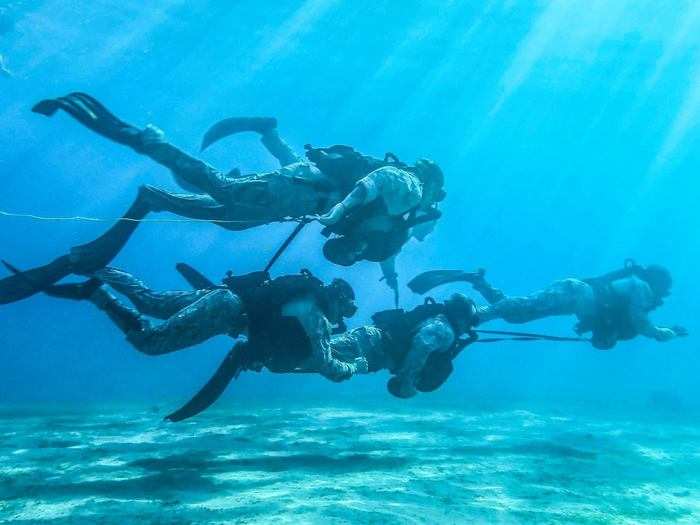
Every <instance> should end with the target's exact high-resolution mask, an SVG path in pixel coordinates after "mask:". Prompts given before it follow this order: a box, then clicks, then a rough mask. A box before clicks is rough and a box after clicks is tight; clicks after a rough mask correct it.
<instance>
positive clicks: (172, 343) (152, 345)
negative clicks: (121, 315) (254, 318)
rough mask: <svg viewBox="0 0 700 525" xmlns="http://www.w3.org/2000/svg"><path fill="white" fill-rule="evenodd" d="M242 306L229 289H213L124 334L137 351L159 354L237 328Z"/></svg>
mask: <svg viewBox="0 0 700 525" xmlns="http://www.w3.org/2000/svg"><path fill="white" fill-rule="evenodd" d="M242 323H243V305H242V303H241V300H240V298H239V297H238V296H236V295H234V294H233V293H231V292H230V291H229V290H224V289H216V290H211V291H209V292H208V293H206V294H205V295H204V296H203V297H201V298H200V299H198V300H197V301H195V302H194V303H192V304H191V305H189V306H187V307H185V308H183V309H182V310H180V311H179V312H177V313H176V314H175V315H173V316H172V317H170V318H169V319H167V320H166V321H163V322H162V323H160V324H157V325H152V326H146V327H144V329H142V330H138V331H132V332H129V334H127V339H128V340H129V342H130V343H132V344H133V345H134V346H135V347H136V348H137V349H138V350H139V351H141V352H143V353H145V354H149V355H161V354H167V353H170V352H174V351H176V350H182V349H183V348H188V347H190V346H194V345H196V344H199V343H202V342H204V341H206V340H207V339H210V338H212V337H214V336H217V335H224V334H229V333H232V332H236V331H237V330H239V329H240V327H241V326H242Z"/></svg>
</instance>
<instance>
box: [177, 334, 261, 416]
mask: <svg viewBox="0 0 700 525" xmlns="http://www.w3.org/2000/svg"><path fill="white" fill-rule="evenodd" d="M247 347H248V343H247V342H243V341H239V342H237V343H236V344H235V346H234V347H233V349H231V351H230V352H229V353H228V354H227V355H226V357H225V358H224V360H223V361H222V363H221V364H220V365H219V368H218V369H217V371H216V372H215V373H214V375H213V376H212V377H211V379H210V380H209V381H208V382H207V384H206V385H204V386H203V387H202V389H201V390H200V391H199V392H197V393H196V394H195V395H194V397H193V398H192V399H190V400H189V401H188V402H187V403H186V404H185V405H183V406H182V407H181V408H179V409H177V410H176V411H175V412H173V413H172V414H169V415H167V416H165V419H166V420H168V421H172V422H174V423H177V422H178V421H183V420H185V419H188V418H190V417H193V416H196V415H197V414H199V413H200V412H203V411H204V410H206V409H207V408H209V407H210V406H211V405H213V404H214V402H215V401H216V400H217V399H219V397H221V394H223V393H224V390H226V387H227V386H228V385H229V383H230V382H231V381H233V380H234V379H236V378H237V377H238V374H240V373H241V372H242V371H243V370H245V354H246V349H247Z"/></svg>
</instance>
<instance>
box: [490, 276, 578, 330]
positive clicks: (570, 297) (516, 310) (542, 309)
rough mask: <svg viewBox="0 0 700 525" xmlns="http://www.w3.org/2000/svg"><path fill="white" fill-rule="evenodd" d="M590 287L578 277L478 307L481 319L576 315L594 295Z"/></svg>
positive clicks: (519, 320)
mask: <svg viewBox="0 0 700 525" xmlns="http://www.w3.org/2000/svg"><path fill="white" fill-rule="evenodd" d="M591 293H592V292H591V290H590V287H589V286H588V285H586V284H585V283H583V282H581V281H578V280H576V279H565V280H563V281H557V282H555V283H554V284H552V285H550V286H549V287H547V288H545V289H544V290H541V291H539V292H535V293H533V294H531V295H527V296H522V297H504V298H503V299H501V300H499V301H498V302H496V303H494V304H492V305H490V306H486V307H479V309H478V313H477V316H478V318H479V322H481V323H483V322H487V321H492V320H494V319H503V320H504V321H507V322H509V323H518V324H519V323H528V322H530V321H535V320H537V319H543V318H545V317H552V316H559V315H575V314H576V313H577V312H578V311H579V310H580V308H581V305H582V304H583V303H585V302H587V301H588V300H589V298H590V294H591Z"/></svg>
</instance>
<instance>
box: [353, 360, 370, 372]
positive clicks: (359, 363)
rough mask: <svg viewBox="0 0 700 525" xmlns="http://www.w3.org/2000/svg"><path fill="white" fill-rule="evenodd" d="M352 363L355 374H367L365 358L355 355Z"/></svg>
mask: <svg viewBox="0 0 700 525" xmlns="http://www.w3.org/2000/svg"><path fill="white" fill-rule="evenodd" d="M353 364H354V365H355V373H356V374H367V373H369V363H368V362H367V359H365V358H364V357H357V358H355V360H354V361H353Z"/></svg>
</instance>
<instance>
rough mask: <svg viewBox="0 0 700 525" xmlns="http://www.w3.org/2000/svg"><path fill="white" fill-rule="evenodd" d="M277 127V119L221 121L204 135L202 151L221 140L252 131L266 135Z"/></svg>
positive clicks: (257, 118) (249, 118) (230, 119)
mask: <svg viewBox="0 0 700 525" xmlns="http://www.w3.org/2000/svg"><path fill="white" fill-rule="evenodd" d="M276 127H277V119H276V118H272V117H232V118H226V119H224V120H220V121H219V122H217V123H216V124H214V125H213V126H212V127H210V128H209V129H208V130H207V132H206V133H205V134H204V138H203V139H202V146H201V150H200V151H204V150H205V149H207V148H208V147H209V146H211V145H212V144H214V143H215V142H218V141H219V140H221V139H223V138H226V137H230V136H231V135H235V134H236V133H243V132H245V131H252V132H255V133H260V134H261V135H264V134H265V133H266V132H268V131H270V130H271V129H274V128H276Z"/></svg>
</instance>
